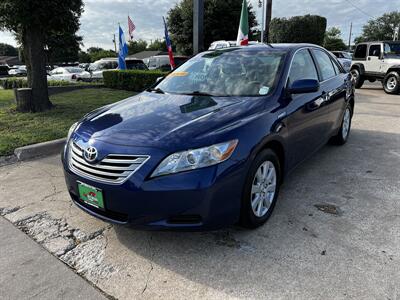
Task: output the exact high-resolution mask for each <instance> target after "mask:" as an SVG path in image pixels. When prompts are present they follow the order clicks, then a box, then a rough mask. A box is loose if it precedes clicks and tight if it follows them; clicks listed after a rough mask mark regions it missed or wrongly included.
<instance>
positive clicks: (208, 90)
mask: <svg viewBox="0 0 400 300" xmlns="http://www.w3.org/2000/svg"><path fill="white" fill-rule="evenodd" d="M285 55H286V52H283V51H277V50H258V51H257V50H249V51H243V50H239V51H238V49H226V50H217V51H213V52H207V53H205V54H200V55H198V56H196V57H194V58H192V59H191V60H189V61H187V62H186V63H185V64H183V65H182V66H180V67H179V68H177V69H176V70H175V71H174V72H172V73H171V74H169V75H168V76H167V77H166V78H165V79H164V80H163V81H161V82H160V84H158V85H157V86H156V87H155V88H154V90H157V91H162V92H166V93H176V94H189V95H191V94H198V95H202V94H204V95H212V96H265V95H267V94H269V93H271V91H272V90H273V87H274V86H275V81H276V79H277V78H278V74H279V73H280V69H281V66H282V62H283V59H284V57H285Z"/></svg>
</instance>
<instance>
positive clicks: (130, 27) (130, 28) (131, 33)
mask: <svg viewBox="0 0 400 300" xmlns="http://www.w3.org/2000/svg"><path fill="white" fill-rule="evenodd" d="M128 29H129V30H128V31H129V37H130V38H131V40H133V32H134V31H135V29H136V26H135V24H133V22H132V20H131V18H130V17H129V16H128Z"/></svg>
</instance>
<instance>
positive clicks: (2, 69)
mask: <svg viewBox="0 0 400 300" xmlns="http://www.w3.org/2000/svg"><path fill="white" fill-rule="evenodd" d="M9 70H10V68H9V66H8V65H0V76H2V77H5V76H8V71H9Z"/></svg>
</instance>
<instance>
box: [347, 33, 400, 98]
mask: <svg viewBox="0 0 400 300" xmlns="http://www.w3.org/2000/svg"><path fill="white" fill-rule="evenodd" d="M351 74H352V76H353V79H354V82H355V86H356V88H361V87H362V86H363V84H364V81H365V80H369V81H370V82H374V81H376V80H379V81H381V82H382V85H383V88H384V90H385V92H386V93H388V94H398V93H400V41H396V42H394V41H385V42H369V43H360V44H358V45H356V49H355V51H354V56H353V62H352V65H351Z"/></svg>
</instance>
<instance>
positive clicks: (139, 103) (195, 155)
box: [63, 44, 354, 230]
mask: <svg viewBox="0 0 400 300" xmlns="http://www.w3.org/2000/svg"><path fill="white" fill-rule="evenodd" d="M353 112H354V86H353V84H352V81H351V78H350V75H349V74H348V73H346V72H345V70H344V69H343V67H342V66H341V65H340V63H339V62H338V61H337V59H336V58H335V57H334V56H333V55H331V54H330V53H329V52H328V51H326V50H325V49H323V48H321V47H319V46H315V45H309V44H290V45H289V44H273V45H256V46H247V47H237V48H228V49H224V50H216V51H208V52H204V53H201V54H199V55H197V56H195V57H194V58H192V59H190V60H189V61H187V62H186V63H185V64H183V65H182V66H180V67H179V68H178V69H176V70H174V71H173V72H171V73H170V74H169V75H168V76H166V77H165V78H163V79H161V80H160V81H158V82H157V83H156V84H155V85H154V86H153V87H152V88H150V89H148V90H147V91H145V92H143V93H141V94H138V95H137V96H134V97H131V98H128V99H126V100H123V101H120V102H118V103H115V104H112V105H108V106H105V107H102V108H99V109H97V110H95V111H93V112H92V113H89V114H88V115H86V116H85V117H84V118H83V119H82V120H80V121H79V122H78V123H76V124H74V125H73V126H72V127H71V129H70V132H69V134H68V140H67V143H66V146H65V149H64V153H63V164H64V170H65V178H66V183H67V187H68V190H69V193H70V195H71V197H72V200H73V201H74V203H75V204H76V205H77V206H79V207H80V208H81V209H83V210H84V211H86V212H87V213H89V214H91V215H93V216H96V217H98V218H100V219H103V220H106V221H109V222H114V223H118V224H130V225H133V226H135V227H138V228H145V229H157V230H160V229H182V230H211V229H217V228H221V227H225V226H229V225H231V224H236V223H239V224H241V225H242V226H244V227H247V228H256V227H258V226H260V225H262V224H264V223H265V222H266V221H267V219H268V218H269V217H270V216H271V214H272V211H273V209H274V206H275V204H276V201H277V199H278V194H279V188H280V185H281V184H282V181H283V179H284V177H285V175H286V174H287V173H288V172H289V171H290V170H292V169H293V168H294V167H295V166H296V165H298V164H299V163H300V162H302V161H304V160H305V159H306V158H308V157H310V156H312V155H313V153H314V152H315V151H317V150H318V149H319V148H321V147H322V146H323V145H325V144H326V143H327V142H328V141H331V142H334V143H336V144H338V145H343V144H345V143H346V141H347V139H348V138H349V134H350V127H351V120H352V116H353Z"/></svg>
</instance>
